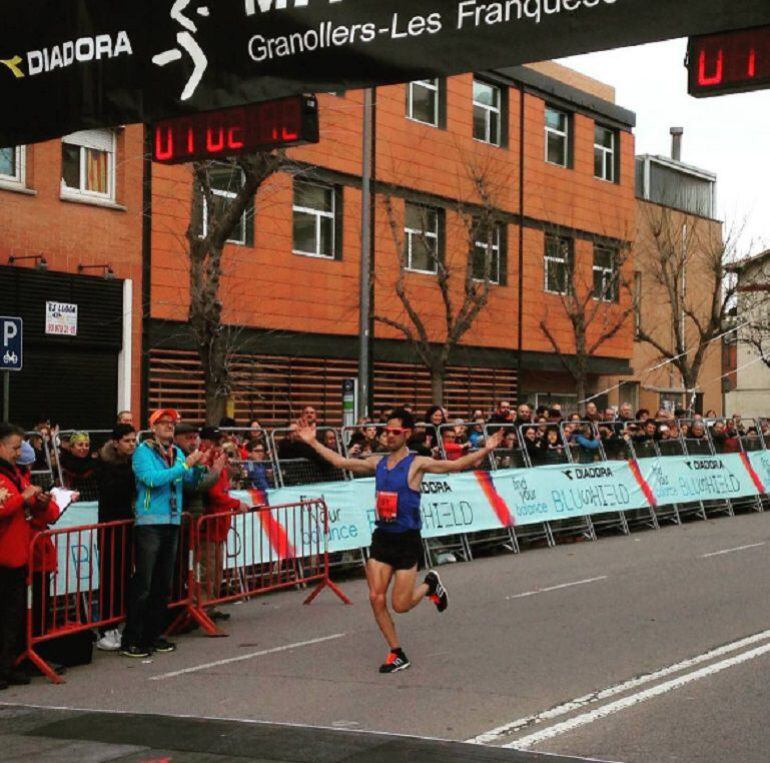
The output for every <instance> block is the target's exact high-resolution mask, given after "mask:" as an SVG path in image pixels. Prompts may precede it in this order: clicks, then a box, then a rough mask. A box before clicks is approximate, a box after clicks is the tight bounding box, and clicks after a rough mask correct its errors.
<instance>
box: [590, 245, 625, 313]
mask: <svg viewBox="0 0 770 763" xmlns="http://www.w3.org/2000/svg"><path fill="white" fill-rule="evenodd" d="M597 252H606V253H607V254H609V255H610V263H611V264H610V267H607V266H606V265H597V264H596V254H597ZM592 272H593V274H594V275H593V279H594V280H593V283H594V284H595V283H596V273H601V274H602V293H601V294H600V295H597V294H596V289H595V288H594V290H593V291H594V293H593V298H594V299H595V300H596V301H597V302H606V303H608V304H614V303H616V302H617V301H618V299H619V296H620V293H619V292H620V289H618V277H619V274H618V252H617V250H616V249H613V248H612V247H609V246H594V262H593V268H592ZM608 282H609V283H610V284H611V285H612V287H613V291H612V295H611V298H608V297H607V288H606V287H607V284H608Z"/></svg>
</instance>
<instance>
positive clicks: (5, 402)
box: [3, 371, 11, 422]
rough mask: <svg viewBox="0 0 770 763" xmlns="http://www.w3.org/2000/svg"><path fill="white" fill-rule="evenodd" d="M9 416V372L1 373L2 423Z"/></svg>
mask: <svg viewBox="0 0 770 763" xmlns="http://www.w3.org/2000/svg"><path fill="white" fill-rule="evenodd" d="M10 416H11V372H10V371H3V421H5V422H7V421H8V419H9V418H10Z"/></svg>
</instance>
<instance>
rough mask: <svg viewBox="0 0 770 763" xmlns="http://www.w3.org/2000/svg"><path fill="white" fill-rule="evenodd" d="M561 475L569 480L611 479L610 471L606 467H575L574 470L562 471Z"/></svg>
mask: <svg viewBox="0 0 770 763" xmlns="http://www.w3.org/2000/svg"><path fill="white" fill-rule="evenodd" d="M562 474H564V475H566V476H567V477H568V478H569V479H571V480H587V479H596V478H597V477H599V478H604V477H612V469H610V468H609V467H608V466H588V467H577V468H575V469H562Z"/></svg>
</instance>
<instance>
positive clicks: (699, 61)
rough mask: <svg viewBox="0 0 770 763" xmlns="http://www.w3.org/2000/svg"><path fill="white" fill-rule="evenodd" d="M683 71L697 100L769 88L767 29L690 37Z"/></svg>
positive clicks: (769, 70) (766, 27)
mask: <svg viewBox="0 0 770 763" xmlns="http://www.w3.org/2000/svg"><path fill="white" fill-rule="evenodd" d="M687 68H688V70H689V79H690V83H689V88H688V92H689V93H690V95H694V96H696V97H698V98H703V97H706V96H709V95H725V94H727V93H744V92H747V91H749V90H759V89H760V88H767V87H770V26H762V27H754V28H753V29H744V30H741V31H739V32H724V33H720V34H707V35H702V36H700V37H691V38H690V43H689V47H688V53H687Z"/></svg>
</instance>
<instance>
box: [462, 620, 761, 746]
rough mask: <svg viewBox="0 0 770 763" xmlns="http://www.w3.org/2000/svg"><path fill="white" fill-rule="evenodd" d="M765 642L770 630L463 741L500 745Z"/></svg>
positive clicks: (576, 698)
mask: <svg viewBox="0 0 770 763" xmlns="http://www.w3.org/2000/svg"><path fill="white" fill-rule="evenodd" d="M767 639H770V630H766V631H762V632H761V633H755V634H754V635H753V636H746V638H742V639H739V640H738V641H733V642H732V643H730V644H725V645H724V646H720V647H716V648H715V649H711V650H710V651H708V652H704V653H703V654H699V655H697V656H696V657H690V658H688V659H686V660H682V661H681V662H677V663H674V664H673V665H668V666H667V667H665V668H661V669H660V670H656V671H655V672H653V673H645V674H643V675H641V676H637V677H636V678H631V679H629V680H628V681H624V682H623V683H620V684H615V685H614V686H610V687H608V688H606V689H602V690H601V691H598V692H592V693H591V694H584V695H583V696H582V697H575V699H571V700H569V701H568V702H564V703H562V704H561V705H557V706H556V707H552V708H550V709H549V710H544V711H543V712H542V713H538V714H536V715H527V716H524V717H523V718H518V719H517V720H515V721H511V722H510V723H506V724H505V725H504V726H498V727H497V728H495V729H492V730H491V731H486V732H484V733H483V734H479V735H478V736H475V737H473V738H472V739H467V740H466V741H467V742H469V743H471V744H494V743H495V742H498V741H500V740H501V739H502V738H503V737H505V736H509V735H510V734H513V733H514V732H516V731H519V730H520V729H523V728H527V727H530V726H535V725H537V724H538V723H542V722H543V721H550V720H553V719H554V718H559V717H560V716H562V715H566V714H567V713H571V712H572V711H573V710H582V709H583V708H584V707H586V706H587V705H592V704H594V703H596V702H600V701H601V700H604V699H609V698H610V697H614V696H616V695H618V694H623V693H624V692H627V691H630V690H631V689H636V688H637V687H639V686H644V684H648V683H650V682H652V681H657V680H659V679H661V678H665V677H666V676H669V675H672V674H673V673H679V672H681V671H683V670H687V669H688V668H693V667H695V666H696V665H700V664H701V663H703V662H708V661H709V660H713V659H715V658H717V657H722V656H723V655H725V654H729V653H730V652H735V651H738V650H739V649H743V648H744V647H747V646H751V645H752V644H756V643H757V642H759V641H766V640H767Z"/></svg>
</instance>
